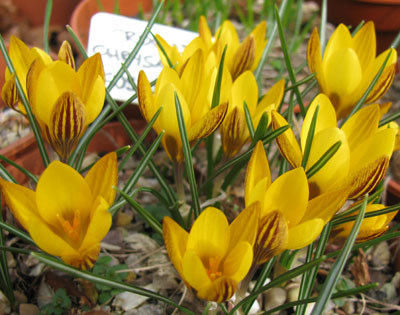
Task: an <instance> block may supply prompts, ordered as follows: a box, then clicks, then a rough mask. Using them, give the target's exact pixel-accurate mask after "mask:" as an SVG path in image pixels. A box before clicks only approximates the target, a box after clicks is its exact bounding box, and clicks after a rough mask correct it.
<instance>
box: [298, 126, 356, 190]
mask: <svg viewBox="0 0 400 315" xmlns="http://www.w3.org/2000/svg"><path fill="white" fill-rule="evenodd" d="M337 141H341V143H342V144H341V146H340V147H339V149H338V150H337V151H336V153H335V154H334V155H333V156H332V157H331V159H330V160H329V161H328V162H327V163H326V164H325V165H324V166H323V167H322V168H321V169H320V170H319V171H318V172H317V173H315V174H314V175H313V176H312V177H310V178H309V179H308V180H309V184H310V196H311V198H312V197H315V196H317V195H319V194H322V193H324V192H327V191H329V190H330V189H333V188H334V187H335V186H336V185H340V184H341V182H342V181H343V180H344V179H345V178H346V176H347V175H348V172H349V167H350V158H351V156H350V150H349V146H348V143H347V139H346V135H345V134H344V132H343V131H342V130H340V129H338V128H336V127H334V128H327V129H324V130H322V131H320V132H319V133H317V134H316V135H315V136H314V138H313V143H312V146H311V150H310V155H309V158H308V161H307V165H306V170H309V169H310V168H311V167H312V166H313V165H314V164H315V163H316V162H317V161H318V160H319V159H320V158H321V157H322V156H323V155H324V154H325V152H326V151H327V150H328V149H329V148H330V147H331V146H332V145H333V144H335V143H336V142H337Z"/></svg>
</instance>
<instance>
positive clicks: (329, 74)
mask: <svg viewBox="0 0 400 315" xmlns="http://www.w3.org/2000/svg"><path fill="white" fill-rule="evenodd" d="M323 71H324V74H325V80H326V85H327V87H328V88H329V90H330V91H331V93H332V94H333V93H334V94H335V95H338V96H340V97H343V98H344V97H346V96H347V95H349V94H352V93H354V91H356V89H357V88H358V87H359V86H360V84H361V82H362V68H361V65H360V61H359V60H358V57H357V54H356V53H355V51H354V50H353V49H351V48H343V49H341V50H336V51H335V53H333V54H331V55H330V57H329V58H328V59H325V58H324V63H323ZM331 93H330V94H331ZM334 105H335V104H334Z"/></svg>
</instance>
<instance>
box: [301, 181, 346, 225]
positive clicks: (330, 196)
mask: <svg viewBox="0 0 400 315" xmlns="http://www.w3.org/2000/svg"><path fill="white" fill-rule="evenodd" d="M349 192H350V189H349V188H347V187H346V188H342V189H339V190H334V191H329V192H327V193H324V194H321V195H319V196H317V197H315V198H313V199H311V200H310V201H309V202H308V205H307V210H306V212H305V214H304V216H303V218H302V219H301V222H305V221H309V220H312V219H314V218H320V219H322V220H324V222H325V223H327V222H328V221H329V220H330V219H331V218H332V216H333V215H334V214H335V213H336V212H338V211H339V210H340V208H341V207H342V206H343V205H344V203H345V202H346V200H347V197H348V195H349Z"/></svg>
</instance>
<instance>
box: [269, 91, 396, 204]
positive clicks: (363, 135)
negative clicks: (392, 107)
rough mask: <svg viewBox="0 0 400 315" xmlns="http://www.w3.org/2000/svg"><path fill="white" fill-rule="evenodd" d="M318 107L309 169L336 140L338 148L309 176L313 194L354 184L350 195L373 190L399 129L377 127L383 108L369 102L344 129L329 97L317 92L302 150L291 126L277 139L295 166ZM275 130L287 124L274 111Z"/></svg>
mask: <svg viewBox="0 0 400 315" xmlns="http://www.w3.org/2000/svg"><path fill="white" fill-rule="evenodd" d="M317 106H319V111H318V117H317V123H316V129H315V134H314V138H313V142H312V145H311V151H310V156H309V158H308V161H307V164H306V170H308V169H309V168H310V167H311V166H312V165H314V163H315V162H317V161H318V160H319V159H320V158H321V156H322V155H323V154H324V153H325V152H326V151H327V150H328V149H329V148H330V147H331V146H332V145H333V144H334V143H336V142H337V141H341V143H342V144H341V146H340V147H339V150H338V151H337V152H336V153H335V154H334V156H333V157H332V158H331V159H330V160H329V161H328V162H327V163H326V164H325V165H324V167H323V168H322V169H320V170H319V171H318V172H317V173H316V174H315V175H314V176H312V177H311V178H309V184H310V189H311V195H312V196H316V195H319V194H321V193H324V192H327V191H329V190H332V189H337V188H338V187H351V192H350V194H349V198H357V197H359V196H361V195H363V194H366V193H368V192H370V191H371V190H373V189H374V188H375V187H376V185H377V184H378V183H379V182H380V181H381V180H382V178H383V177H384V175H385V173H386V170H387V167H388V165H389V160H390V157H391V155H392V152H393V149H394V141H395V137H396V133H397V128H389V126H386V128H378V126H379V118H380V107H379V105H377V104H372V105H368V106H366V107H364V108H362V109H361V110H359V111H358V112H357V113H355V114H354V115H353V116H352V117H350V118H349V119H348V120H347V121H346V123H345V124H344V125H343V126H342V128H340V129H339V128H338V127H337V119H336V113H335V109H334V107H333V105H332V103H331V102H330V100H329V98H328V97H327V96H326V95H324V94H320V95H318V96H317V97H316V98H315V99H314V100H313V101H312V103H311V104H310V106H309V109H308V111H307V114H306V117H305V119H304V123H303V127H302V130H301V134H300V139H301V140H300V142H301V149H300V147H299V145H298V143H297V140H296V138H295V136H294V134H293V131H292V130H291V129H288V130H287V131H285V133H283V134H282V135H280V136H279V137H278V138H277V143H278V146H279V149H280V151H281V153H282V154H283V155H284V156H285V158H286V159H287V160H288V161H289V163H290V164H291V165H292V166H293V167H300V166H301V163H302V159H303V153H304V149H305V144H306V140H307V135H308V132H309V129H310V125H311V121H312V118H313V115H314V113H315V111H316V108H317ZM272 125H273V127H274V129H277V128H279V127H282V126H284V125H287V122H286V120H285V119H284V118H283V117H282V116H281V115H279V114H278V113H276V112H274V113H273V114H272Z"/></svg>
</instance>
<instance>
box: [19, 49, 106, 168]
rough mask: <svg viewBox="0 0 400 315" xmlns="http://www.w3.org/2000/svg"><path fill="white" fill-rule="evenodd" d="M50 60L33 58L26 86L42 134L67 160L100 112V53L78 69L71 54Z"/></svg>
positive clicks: (101, 69) (102, 88)
mask: <svg viewBox="0 0 400 315" xmlns="http://www.w3.org/2000/svg"><path fill="white" fill-rule="evenodd" d="M59 56H60V57H61V58H63V60H58V61H53V62H51V63H49V64H45V63H43V62H42V61H41V60H40V59H36V61H35V62H34V63H33V65H32V67H31V70H30V71H29V75H28V79H27V90H28V97H29V101H30V105H31V107H32V111H33V113H34V115H35V117H36V119H37V120H38V122H39V125H40V126H41V129H42V134H43V135H44V136H45V137H46V139H47V140H48V141H49V143H50V144H51V145H52V147H53V149H54V150H55V151H56V152H57V154H58V155H59V156H60V159H61V160H63V161H66V160H67V159H68V157H69V155H70V154H71V153H72V151H73V150H74V149H75V147H76V145H77V144H78V141H79V139H80V138H81V137H82V135H83V133H84V132H85V130H86V128H87V126H88V125H89V124H90V123H91V122H93V121H94V120H95V119H96V117H97V116H98V115H99V114H100V112H101V110H102V108H103V105H104V99H105V85H104V70H103V63H102V61H101V57H100V54H98V53H97V54H95V55H93V56H91V57H90V58H88V59H86V60H85V61H84V62H83V63H82V65H81V66H80V68H79V69H78V71H75V69H74V62H73V57H72V55H70V54H68V53H65V54H63V51H62V52H61V53H60V54H59Z"/></svg>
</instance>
